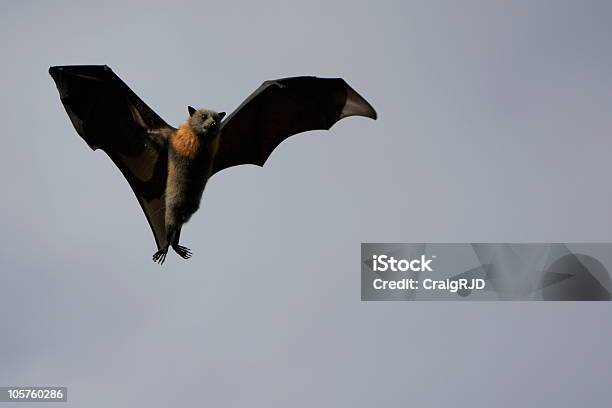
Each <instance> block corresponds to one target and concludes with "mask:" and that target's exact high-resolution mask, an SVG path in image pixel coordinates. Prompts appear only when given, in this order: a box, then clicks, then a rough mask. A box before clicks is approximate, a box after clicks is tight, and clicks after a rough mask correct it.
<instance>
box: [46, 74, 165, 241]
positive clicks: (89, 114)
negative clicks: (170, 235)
mask: <svg viewBox="0 0 612 408" xmlns="http://www.w3.org/2000/svg"><path fill="white" fill-rule="evenodd" d="M49 74H51V76H52V77H53V79H54V81H55V83H56V85H57V89H58V91H59V94H60V99H61V101H62V103H63V105H64V107H65V108H66V112H67V113H68V116H69V117H70V120H71V121H72V124H73V125H74V127H75V129H76V131H77V132H78V133H79V135H80V136H81V137H82V138H83V139H84V140H85V141H86V142H87V144H88V145H89V147H91V148H92V149H93V150H96V149H102V150H104V151H105V152H106V154H108V156H109V157H110V158H111V160H112V161H113V162H114V163H115V164H116V165H117V167H118V168H119V170H121V173H123V175H124V176H125V178H126V179H127V181H128V183H129V184H130V187H132V190H134V193H135V194H136V197H137V198H138V202H139V203H140V205H141V207H142V209H143V211H144V213H145V216H146V217H147V220H148V221H149V225H150V226H151V229H152V230H153V235H154V236H155V242H156V243H157V246H158V248H160V247H162V246H164V245H165V243H166V242H165V241H166V231H165V225H164V216H165V211H164V192H165V189H166V178H167V171H168V167H167V166H168V165H167V163H168V153H167V152H168V151H167V147H166V143H167V138H168V135H169V134H170V133H172V132H173V131H174V130H175V129H174V128H172V127H170V126H169V125H168V124H166V122H164V120H163V119H161V118H160V117H159V116H158V115H157V114H156V113H155V112H154V111H153V110H152V109H151V108H149V107H148V106H147V105H146V104H145V103H144V102H143V101H142V100H141V99H140V98H139V97H138V96H137V95H136V94H135V93H134V92H133V91H132V90H131V89H130V88H129V87H128V86H127V85H126V84H125V83H124V82H123V81H122V80H121V79H120V78H119V77H118V76H117V75H115V73H113V71H112V70H111V69H110V68H109V67H107V66H105V65H100V66H96V65H82V66H63V67H61V66H60V67H51V68H49Z"/></svg>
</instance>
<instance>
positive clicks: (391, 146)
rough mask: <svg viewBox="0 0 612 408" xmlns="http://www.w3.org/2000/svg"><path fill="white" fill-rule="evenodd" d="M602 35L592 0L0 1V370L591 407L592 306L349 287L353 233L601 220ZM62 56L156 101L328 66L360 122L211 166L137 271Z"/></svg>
mask: <svg viewBox="0 0 612 408" xmlns="http://www.w3.org/2000/svg"><path fill="white" fill-rule="evenodd" d="M611 38H612V3H610V2H609V1H561V0H559V1H539V0H536V1H533V0H529V1H461V2H458V1H420V2H411V1H403V2H400V1H397V2H358V1H346V2H335V1H322V2H315V1H300V2H285V1H277V2H269V1H253V2H221V1H215V2H206V1H196V2H169V1H164V2H130V1H119V2H111V1H104V2H103V1H96V2H93V3H90V2H84V1H79V2H59V1H58V2H46V1H31V2H21V1H4V2H2V3H1V4H0V49H1V50H2V64H0V89H1V93H0V112H2V113H1V114H2V119H3V126H2V127H3V137H2V159H1V160H0V177H1V180H2V186H3V189H2V190H3V192H2V200H0V214H1V215H0V219H1V225H2V238H1V245H0V268H1V281H0V322H1V323H0V327H1V330H2V331H1V335H0V385H6V386H9V385H65V386H68V388H69V403H68V404H67V406H70V407H90V408H97V407H109V406H113V407H135V406H144V407H168V406H175V407H180V406H190V407H199V406H201V407H210V406H214V407H252V406H265V407H287V406H291V407H313V406H316V407H351V408H354V407H372V406H378V407H400V406H401V407H404V406H414V407H440V406H454V407H470V408H471V407H487V408H488V407H510V406H522V407H543V406H554V407H576V406H585V407H587V406H606V405H608V404H609V403H610V400H611V398H612V389H611V388H610V382H611V381H612V374H610V372H611V370H610V366H611V365H612V350H611V343H612V324H611V318H612V313H611V310H610V307H611V306H610V305H611V304H610V303H609V302H604V303H553V302H550V303H545V302H542V303H520V302H517V303H510V302H508V303H502V302H499V303H427V302H424V303H413V302H397V303H395V302H393V303H364V302H361V301H360V288H359V284H360V259H359V257H360V255H359V251H360V243H361V242H429V241H433V242H474V241H476V242H482V241H493V242H524V241H528V242H532V241H538V242H567V241H569V242H572V241H574V242H575V241H612V215H611V208H612V205H611V204H612V186H610V183H609V179H610V175H611V174H612V161H611V160H610V152H611V150H612V138H611V132H612V115H611V112H612V46H611V44H610V41H611ZM67 64H108V65H109V66H111V67H112V68H113V70H114V71H115V72H116V73H117V74H118V75H119V76H120V77H122V78H123V80H124V81H125V82H126V83H127V84H128V85H129V86H131V87H132V89H133V90H134V91H135V92H136V93H138V94H139V95H140V96H141V97H142V98H143V99H144V100H145V101H146V102H147V103H148V104H149V105H150V106H151V107H152V108H154V109H155V110H156V111H157V112H158V113H159V114H160V115H161V116H162V117H164V118H165V119H166V120H167V121H168V122H169V123H171V124H174V125H177V124H179V123H181V122H182V121H183V120H185V119H186V117H187V109H186V106H187V105H194V106H200V107H208V108H211V109H215V110H219V111H220V110H226V111H228V112H231V110H233V109H234V108H235V107H236V106H238V105H239V103H240V102H241V101H242V100H243V99H244V98H245V97H246V96H247V95H248V94H249V93H250V92H251V91H253V90H254V89H255V88H256V87H257V86H258V85H259V84H260V83H261V82H263V81H264V80H266V79H273V78H278V77H286V76H294V75H318V76H342V77H344V78H345V79H346V80H347V81H348V82H349V83H350V84H351V85H352V86H353V87H354V88H355V89H357V90H358V91H359V92H360V93H361V94H362V95H364V96H365V97H366V98H368V99H369V101H370V102H371V103H372V104H373V105H374V107H375V108H376V109H377V111H378V113H379V120H378V121H371V120H368V119H365V118H349V119H347V120H344V121H342V122H340V123H338V124H337V125H336V126H335V127H334V128H333V129H332V131H331V132H311V133H309V134H304V135H300V136H297V137H295V138H292V139H290V140H289V141H287V142H285V143H283V144H282V145H281V146H280V147H279V148H278V149H277V150H276V151H275V152H274V154H273V155H272V157H271V158H270V160H269V161H268V163H267V165H266V167H265V168H263V169H261V168H257V167H253V166H251V167H249V166H243V167H238V168H233V169H230V170H227V171H225V172H223V173H221V174H218V175H217V176H215V177H214V178H213V179H212V180H211V182H210V183H209V185H208V186H207V189H206V191H205V195H204V199H203V205H202V208H201V210H200V211H199V212H198V213H197V214H196V215H195V216H194V217H193V219H192V221H191V222H190V223H189V224H188V225H187V226H186V227H185V228H184V230H183V234H182V237H181V238H182V239H183V242H184V245H187V246H188V247H190V248H191V249H192V250H193V252H194V257H193V258H192V259H191V260H190V261H188V262H185V261H183V260H181V259H179V258H178V257H177V256H176V255H175V254H174V253H172V254H170V255H169V257H168V260H167V261H166V264H165V265H164V266H163V267H162V268H160V267H159V266H157V265H156V264H154V263H153V262H152V261H151V255H152V254H153V252H154V251H155V245H154V240H153V237H152V235H151V232H150V230H149V227H148V225H147V222H146V220H145V217H144V216H143V214H142V212H141V210H140V208H139V206H138V203H137V201H136V199H135V198H134V197H133V195H132V192H131V190H130V188H129V186H128V185H127V183H126V182H125V181H124V180H123V178H122V176H121V174H120V173H119V171H118V170H117V169H116V168H115V167H114V166H113V164H112V163H111V161H110V160H109V159H108V158H107V157H106V156H105V155H104V153H102V152H100V151H98V152H92V151H91V150H90V149H89V148H88V146H87V145H86V144H85V142H84V141H82V140H81V139H80V138H79V136H78V135H77V134H76V132H75V131H74V129H73V127H72V125H71V124H70V122H69V120H68V117H67V115H66V113H65V111H64V109H63V107H62V106H61V104H60V102H59V98H58V95H57V91H56V89H55V85H54V83H53V82H52V80H51V77H49V75H48V74H47V69H48V67H49V66H50V65H67ZM9 405H10V404H6V406H9ZM3 406H4V405H3ZM25 406H27V404H26V405H24V404H21V405H19V407H25ZM33 406H40V405H33Z"/></svg>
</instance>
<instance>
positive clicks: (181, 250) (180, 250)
mask: <svg viewBox="0 0 612 408" xmlns="http://www.w3.org/2000/svg"><path fill="white" fill-rule="evenodd" d="M172 249H174V251H175V252H176V253H177V254H179V255H180V256H181V257H182V258H183V259H189V258H191V250H190V249H189V248H187V247H184V246H181V245H173V246H172Z"/></svg>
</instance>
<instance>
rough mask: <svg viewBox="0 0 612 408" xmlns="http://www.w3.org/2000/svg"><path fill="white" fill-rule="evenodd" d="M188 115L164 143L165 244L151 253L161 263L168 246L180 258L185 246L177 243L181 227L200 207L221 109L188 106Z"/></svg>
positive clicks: (186, 254) (185, 255)
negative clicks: (193, 108) (196, 109)
mask: <svg viewBox="0 0 612 408" xmlns="http://www.w3.org/2000/svg"><path fill="white" fill-rule="evenodd" d="M190 113H191V117H190V118H189V120H187V122H186V123H184V124H183V125H181V127H179V128H178V130H177V131H176V132H174V133H173V134H172V135H171V136H170V139H169V143H168V178H167V181H166V195H165V208H166V216H165V224H166V231H167V245H166V246H165V247H164V248H161V249H160V250H159V251H157V252H156V253H155V254H154V255H153V259H154V260H155V261H157V262H160V263H162V262H163V261H164V259H165V256H166V253H167V252H168V247H169V246H172V248H173V249H174V250H175V251H176V252H177V253H178V254H179V255H181V256H182V257H183V258H189V257H190V256H191V252H190V251H189V249H187V248H185V247H183V246H180V245H179V239H180V233H181V227H182V226H183V224H184V223H186V222H187V221H189V219H190V218H191V216H192V215H193V213H195V212H196V211H197V210H198V208H199V207H200V201H201V199H202V193H203V192H204V187H205V186H206V182H207V181H208V178H209V177H210V175H211V173H212V166H213V160H214V157H215V154H216V153H217V149H218V146H219V123H220V121H221V119H222V118H223V116H224V115H225V113H223V112H221V113H216V112H213V111H209V110H198V111H195V110H193V111H192V109H190Z"/></svg>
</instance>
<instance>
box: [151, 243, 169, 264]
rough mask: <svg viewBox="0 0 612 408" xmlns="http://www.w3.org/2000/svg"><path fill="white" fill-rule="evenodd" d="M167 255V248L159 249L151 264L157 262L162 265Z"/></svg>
mask: <svg viewBox="0 0 612 408" xmlns="http://www.w3.org/2000/svg"><path fill="white" fill-rule="evenodd" d="M167 254H168V246H167V245H166V246H165V247H163V248H161V249H160V250H159V251H157V252H156V253H154V254H153V262H157V263H158V264H160V265H162V264H163V263H164V261H165V260H166V255H167Z"/></svg>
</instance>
